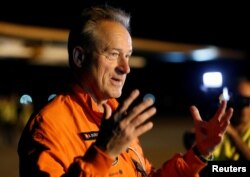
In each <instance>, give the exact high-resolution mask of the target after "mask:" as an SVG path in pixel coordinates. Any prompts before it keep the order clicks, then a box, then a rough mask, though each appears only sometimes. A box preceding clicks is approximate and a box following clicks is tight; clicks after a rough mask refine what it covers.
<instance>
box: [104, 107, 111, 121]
mask: <svg viewBox="0 0 250 177" xmlns="http://www.w3.org/2000/svg"><path fill="white" fill-rule="evenodd" d="M103 108H104V112H103V117H104V118H105V119H109V118H110V116H111V114H112V109H111V107H110V106H109V105H108V104H103Z"/></svg>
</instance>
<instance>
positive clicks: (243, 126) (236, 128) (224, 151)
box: [214, 79, 250, 160]
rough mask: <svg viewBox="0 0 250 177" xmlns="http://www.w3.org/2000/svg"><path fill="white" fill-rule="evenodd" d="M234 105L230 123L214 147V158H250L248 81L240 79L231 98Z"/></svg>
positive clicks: (249, 92) (249, 90)
mask: <svg viewBox="0 0 250 177" xmlns="http://www.w3.org/2000/svg"><path fill="white" fill-rule="evenodd" d="M231 101H232V106H233V107H234V110H235V111H234V112H235V113H234V116H233V118H232V121H231V122H232V124H231V125H229V126H228V128H227V131H226V136H225V138H224V139H223V142H222V143H221V144H220V145H219V146H218V147H217V148H216V149H215V151H214V158H215V159H216V160H250V82H249V80H248V79H240V80H239V82H238V84H237V88H236V93H235V94H234V95H233V96H232V98H231Z"/></svg>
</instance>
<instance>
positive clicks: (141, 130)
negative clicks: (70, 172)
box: [134, 122, 153, 137]
mask: <svg viewBox="0 0 250 177" xmlns="http://www.w3.org/2000/svg"><path fill="white" fill-rule="evenodd" d="M152 128H153V122H147V123H145V124H143V125H141V126H140V127H138V128H137V129H136V130H135V131H134V136H136V137H139V136H141V135H142V134H144V133H146V132H148V131H149V130H151V129H152Z"/></svg>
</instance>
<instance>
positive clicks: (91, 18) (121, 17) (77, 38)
mask: <svg viewBox="0 0 250 177" xmlns="http://www.w3.org/2000/svg"><path fill="white" fill-rule="evenodd" d="M104 20H108V21H114V22H117V23H120V24H121V25H123V26H124V27H125V28H126V29H127V30H128V31H130V15H129V14H128V13H126V12H125V11H123V10H121V9H119V8H114V7H111V6H108V5H105V6H96V7H89V8H87V9H85V10H83V11H82V14H81V15H80V17H79V19H77V21H76V23H75V24H74V25H73V26H72V28H71V30H70V33H69V38H68V54H69V65H70V67H72V66H73V62H72V60H73V49H74V48H75V47H76V46H82V47H83V48H84V49H85V52H86V53H90V52H91V51H92V50H94V49H95V47H96V46H95V45H96V44H95V43H96V42H95V29H96V26H97V24H98V22H100V21H104Z"/></svg>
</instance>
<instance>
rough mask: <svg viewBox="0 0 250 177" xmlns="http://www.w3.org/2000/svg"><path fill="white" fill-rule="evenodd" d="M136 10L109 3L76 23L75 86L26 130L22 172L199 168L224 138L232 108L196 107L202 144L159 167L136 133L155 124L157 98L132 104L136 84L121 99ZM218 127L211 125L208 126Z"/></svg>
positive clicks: (181, 171)
mask: <svg viewBox="0 0 250 177" xmlns="http://www.w3.org/2000/svg"><path fill="white" fill-rule="evenodd" d="M129 21H130V17H129V15H128V14H126V13H125V12H124V11H122V10H119V9H115V8H112V7H109V6H105V7H92V8H88V9H86V10H85V11H83V13H82V16H81V18H80V19H79V21H78V22H76V23H75V26H74V27H73V28H72V29H71V31H70V35H69V41H68V52H69V64H70V66H71V68H72V71H73V72H74V76H75V80H74V81H73V84H72V90H71V91H69V92H67V93H65V94H61V95H58V96H57V97H56V98H54V100H52V101H51V102H50V103H49V104H48V105H46V106H45V107H44V108H43V109H42V110H40V111H39V112H38V113H37V114H36V115H34V116H33V117H31V119H30V120H29V122H28V124H27V126H26V128H25V129H24V132H23V134H22V136H21V139H20V142H19V147H18V153H19V159H20V176H21V177H30V176H53V177H59V176H70V177H76V176H124V177H128V176H129V177H136V176H143V177H145V176H170V177H175V176H197V175H198V172H199V171H200V170H201V169H202V168H203V167H204V166H205V165H206V157H209V156H210V155H211V152H212V150H213V149H214V147H215V146H216V145H218V144H219V143H220V142H221V138H222V136H223V134H224V132H225V129H226V127H227V125H228V124H229V119H230V117H231V116H232V109H229V110H228V111H225V109H226V102H225V101H224V102H222V104H221V106H220V108H219V109H218V111H217V113H216V114H215V116H214V117H213V118H212V119H211V121H209V122H204V121H202V119H201V117H200V116H199V111H198V110H197V108H196V107H195V106H192V107H191V113H192V116H193V118H194V122H195V127H196V141H197V144H196V145H195V146H194V147H193V148H192V149H190V150H189V151H188V152H187V153H186V154H185V155H182V154H176V155H175V156H174V157H173V158H172V159H171V160H168V161H167V162H166V163H165V164H163V166H162V168H161V169H159V170H155V169H154V168H153V166H152V165H151V164H150V162H149V161H148V160H147V159H146V158H145V157H144V155H143V150H142V148H141V146H140V143H139V139H138V137H139V136H140V135H142V134H144V133H145V132H147V131H149V130H150V129H151V128H152V127H153V123H152V122H151V121H149V118H151V117H152V116H153V115H154V114H155V113H156V108H155V107H153V106H152V104H153V101H152V100H151V99H146V100H144V101H142V102H141V103H139V104H137V105H135V106H132V105H133V102H134V100H135V99H136V98H137V97H138V95H139V90H137V89H135V90H134V91H133V92H132V93H131V94H130V96H129V97H128V98H127V99H125V100H124V102H122V103H120V104H119V105H118V103H117V101H116V98H118V97H120V96H121V94H122V88H123V85H124V82H125V79H126V76H127V74H128V73H129V72H130V67H129V57H130V56H131V54H132V40H131V36H130V33H129ZM212 129H213V130H214V131H210V130H212Z"/></svg>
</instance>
